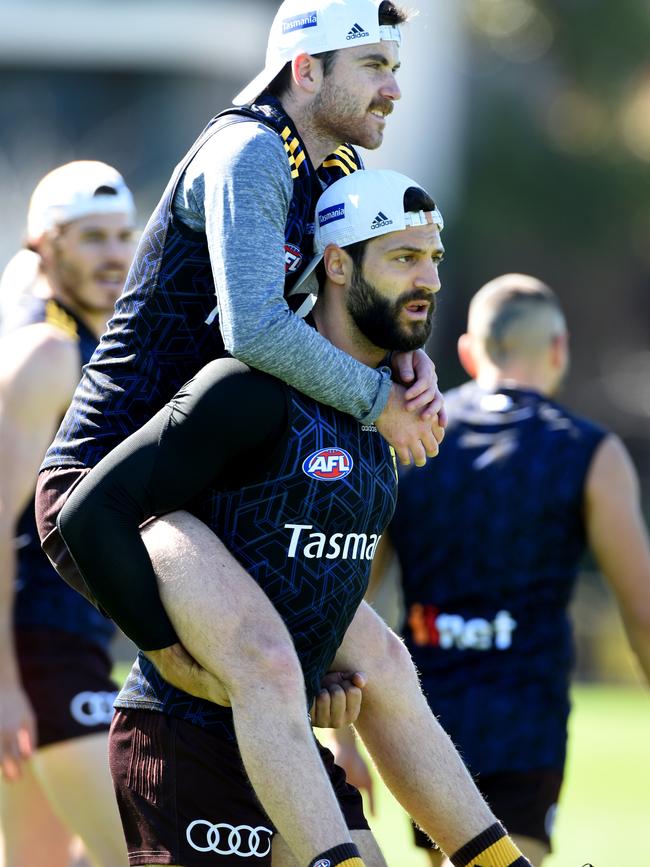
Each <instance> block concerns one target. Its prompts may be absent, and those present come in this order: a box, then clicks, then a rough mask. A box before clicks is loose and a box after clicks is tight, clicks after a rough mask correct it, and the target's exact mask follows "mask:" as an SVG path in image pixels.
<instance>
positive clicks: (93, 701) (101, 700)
mask: <svg viewBox="0 0 650 867" xmlns="http://www.w3.org/2000/svg"><path fill="white" fill-rule="evenodd" d="M116 696H117V693H116V692H88V691H85V692H79V693H77V695H75V697H74V698H73V699H72V701H71V702H70V713H71V714H72V717H73V719H75V720H76V721H77V722H78V723H79V725H82V726H98V725H101V724H102V723H105V724H108V723H110V721H111V720H112V719H113V702H114V701H115V697H116Z"/></svg>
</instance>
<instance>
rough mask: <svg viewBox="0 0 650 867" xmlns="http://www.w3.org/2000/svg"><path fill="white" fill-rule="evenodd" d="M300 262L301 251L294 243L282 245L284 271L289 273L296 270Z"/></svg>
mask: <svg viewBox="0 0 650 867" xmlns="http://www.w3.org/2000/svg"><path fill="white" fill-rule="evenodd" d="M301 264H302V253H301V252H300V250H299V249H298V247H296V245H295V244H285V245H284V271H285V273H286V274H290V273H291V272H292V271H297V270H298V268H300V266H301Z"/></svg>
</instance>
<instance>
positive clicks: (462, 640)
mask: <svg viewBox="0 0 650 867" xmlns="http://www.w3.org/2000/svg"><path fill="white" fill-rule="evenodd" d="M408 625H409V628H410V630H411V635H412V636H413V642H414V644H417V645H418V646H419V647H440V648H441V649H442V650H449V649H451V648H456V649H458V650H492V649H493V648H494V649H496V650H508V648H509V647H511V646H512V634H513V632H514V631H515V629H516V628H517V621H516V620H515V619H514V618H513V616H512V615H511V614H510V612H509V611H505V610H502V611H499V612H497V614H496V616H495V617H494V619H493V620H486V619H485V618H484V617H468V618H465V617H462V616H461V615H460V614H445V613H444V612H442V611H440V609H439V608H436V606H435V605H422V604H421V603H419V602H416V603H415V604H413V605H411V608H410V610H409V616H408Z"/></svg>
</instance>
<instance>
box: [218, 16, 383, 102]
mask: <svg viewBox="0 0 650 867" xmlns="http://www.w3.org/2000/svg"><path fill="white" fill-rule="evenodd" d="M379 2H380V0H284V3H283V4H282V5H281V6H280V8H279V9H278V11H277V14H276V16H275V18H274V19H273V24H272V25H271V31H270V33H269V41H268V43H267V47H266V64H265V66H264V69H263V70H262V71H261V72H260V73H259V75H256V76H255V78H254V79H253V80H252V81H251V82H250V83H249V84H247V85H246V87H245V88H244V89H243V90H242V91H240V92H239V93H238V94H237V96H236V97H235V98H234V99H233V105H245V104H246V103H248V102H252V101H253V100H254V99H255V97H256V96H259V94H260V93H261V92H262V91H263V90H264V89H265V88H266V87H267V86H268V85H269V84H270V83H271V82H272V81H273V79H274V78H275V76H276V75H278V73H279V72H281V71H282V68H283V67H284V65H285V64H286V63H289V62H290V61H291V60H293V58H294V57H297V56H298V55H299V54H302V53H303V52H304V53H307V54H320V53H322V52H323V51H335V50H336V49H338V48H351V47H352V46H354V45H366V44H372V43H376V42H380V41H381V40H385V41H391V40H392V41H395V42H397V43H399V42H400V31H399V27H397V26H392V25H385V24H382V25H380V24H379Z"/></svg>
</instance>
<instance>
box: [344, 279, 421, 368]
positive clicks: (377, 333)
mask: <svg viewBox="0 0 650 867" xmlns="http://www.w3.org/2000/svg"><path fill="white" fill-rule="evenodd" d="M418 300H420V301H422V300H424V301H430V302H431V304H430V307H429V312H428V314H427V318H426V320H425V321H424V322H416V323H413V324H412V325H411V326H410V327H408V328H404V327H403V326H400V325H399V322H398V318H399V314H400V312H401V309H402V308H403V307H404V305H405V304H408V303H409V302H410V301H418ZM435 307H436V298H435V295H433V293H431V292H427V291H426V289H414V290H413V291H412V292H404V294H403V295H400V296H399V298H398V299H397V300H396V301H393V302H392V303H391V302H390V301H387V300H386V299H385V298H383V297H382V296H381V295H380V294H379V292H377V290H376V289H375V287H374V286H373V285H372V284H371V283H368V282H367V281H366V280H364V279H363V277H362V276H361V269H360V268H356V267H355V269H354V273H353V275H352V282H351V284H350V292H349V293H348V300H347V309H348V313H349V314H350V316H351V317H352V319H353V320H354V322H355V325H356V326H357V328H358V329H359V331H360V332H361V333H362V334H363V335H364V337H366V338H367V339H368V340H369V341H370V342H371V343H372V344H373V345H374V346H377V347H379V348H380V349H385V350H387V351H388V350H401V351H403V352H408V351H410V350H412V349H419V347H421V346H424V344H425V343H426V342H427V340H428V339H429V336H430V334H431V329H432V327H433V314H434V312H435Z"/></svg>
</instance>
